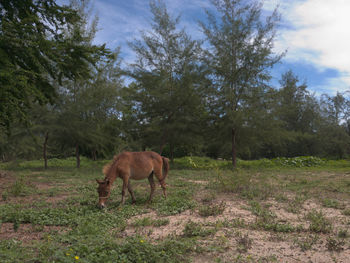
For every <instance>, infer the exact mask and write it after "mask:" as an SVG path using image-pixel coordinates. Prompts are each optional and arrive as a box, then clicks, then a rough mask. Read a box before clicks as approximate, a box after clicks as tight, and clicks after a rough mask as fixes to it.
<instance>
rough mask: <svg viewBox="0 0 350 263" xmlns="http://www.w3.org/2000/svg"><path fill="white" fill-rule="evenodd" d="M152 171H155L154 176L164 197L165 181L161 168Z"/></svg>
mask: <svg viewBox="0 0 350 263" xmlns="http://www.w3.org/2000/svg"><path fill="white" fill-rule="evenodd" d="M154 173H155V175H156V177H157V178H158V181H159V183H160V186H161V187H162V189H163V195H164V198H165V199H166V183H165V179H164V178H163V176H162V170H154Z"/></svg>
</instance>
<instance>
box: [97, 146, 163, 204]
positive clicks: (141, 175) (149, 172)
mask: <svg viewBox="0 0 350 263" xmlns="http://www.w3.org/2000/svg"><path fill="white" fill-rule="evenodd" d="M168 171H169V159H168V158H165V157H162V156H160V155H159V154H158V153H155V152H123V153H121V154H119V155H117V156H114V158H113V161H112V162H111V163H109V164H107V165H105V166H104V167H103V173H104V174H105V179H104V180H103V181H102V180H98V179H96V181H97V183H98V188H97V191H98V195H99V201H98V203H99V206H100V207H102V208H103V207H105V202H106V200H107V199H108V197H109V196H110V194H111V186H112V184H113V182H114V180H115V179H116V178H117V177H120V178H121V179H122V180H123V188H122V201H121V204H124V201H125V191H126V188H128V191H129V193H130V195H131V197H132V203H135V195H134V192H133V190H132V188H131V185H130V181H129V179H133V180H141V179H145V178H148V181H149V183H150V185H151V195H150V197H149V200H148V202H151V201H152V197H153V194H154V190H155V188H156V184H155V183H154V180H153V174H154V175H155V176H156V177H157V179H158V181H159V183H160V185H161V187H162V189H163V195H164V197H165V198H166V184H165V178H166V177H167V175H168Z"/></svg>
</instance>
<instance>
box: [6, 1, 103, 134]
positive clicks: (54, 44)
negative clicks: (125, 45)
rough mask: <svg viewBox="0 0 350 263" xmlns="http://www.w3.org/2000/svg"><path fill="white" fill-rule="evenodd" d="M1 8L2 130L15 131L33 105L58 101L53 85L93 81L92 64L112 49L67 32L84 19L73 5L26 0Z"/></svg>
mask: <svg viewBox="0 0 350 263" xmlns="http://www.w3.org/2000/svg"><path fill="white" fill-rule="evenodd" d="M0 8H1V10H3V12H1V15H0V61H1V63H0V76H1V77H0V89H1V96H0V97H1V101H0V127H1V128H3V127H6V128H7V129H10V126H11V124H12V123H13V122H14V120H16V119H19V120H26V117H27V114H28V113H27V110H28V109H29V108H31V105H32V104H33V103H36V102H38V103H39V104H45V103H47V102H53V101H54V98H55V95H57V89H56V87H55V86H54V84H53V83H55V82H57V81H58V82H60V83H61V81H62V79H63V78H68V79H76V78H79V77H83V78H89V77H90V69H89V65H91V64H95V63H96V62H97V60H98V58H99V57H100V56H104V55H106V54H107V53H106V52H107V50H106V49H105V47H104V46H97V45H86V42H85V41H86V38H85V36H83V35H81V32H80V31H78V30H76V31H74V34H71V35H70V36H67V35H66V34H65V32H66V31H67V30H69V29H70V28H71V27H72V26H74V25H76V24H79V23H82V20H83V18H82V17H81V16H80V14H79V13H78V12H77V10H75V9H73V8H72V7H69V6H60V5H58V4H57V3H56V2H55V1H53V0H49V1H45V2H43V1H36V0H25V1H15V2H13V1H2V2H1V4H0ZM73 39H75V40H76V39H79V40H80V41H74V40H73Z"/></svg>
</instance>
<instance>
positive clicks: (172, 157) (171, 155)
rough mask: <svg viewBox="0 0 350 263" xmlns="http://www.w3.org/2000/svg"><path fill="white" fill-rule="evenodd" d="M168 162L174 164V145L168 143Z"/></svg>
mask: <svg viewBox="0 0 350 263" xmlns="http://www.w3.org/2000/svg"><path fill="white" fill-rule="evenodd" d="M170 161H171V163H174V145H173V144H172V143H170Z"/></svg>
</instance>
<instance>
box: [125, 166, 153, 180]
mask: <svg viewBox="0 0 350 263" xmlns="http://www.w3.org/2000/svg"><path fill="white" fill-rule="evenodd" d="M152 171H153V169H152V168H148V169H131V171H130V179H133V180H141V179H145V178H147V177H148V176H149V175H150V174H151V173H152Z"/></svg>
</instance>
